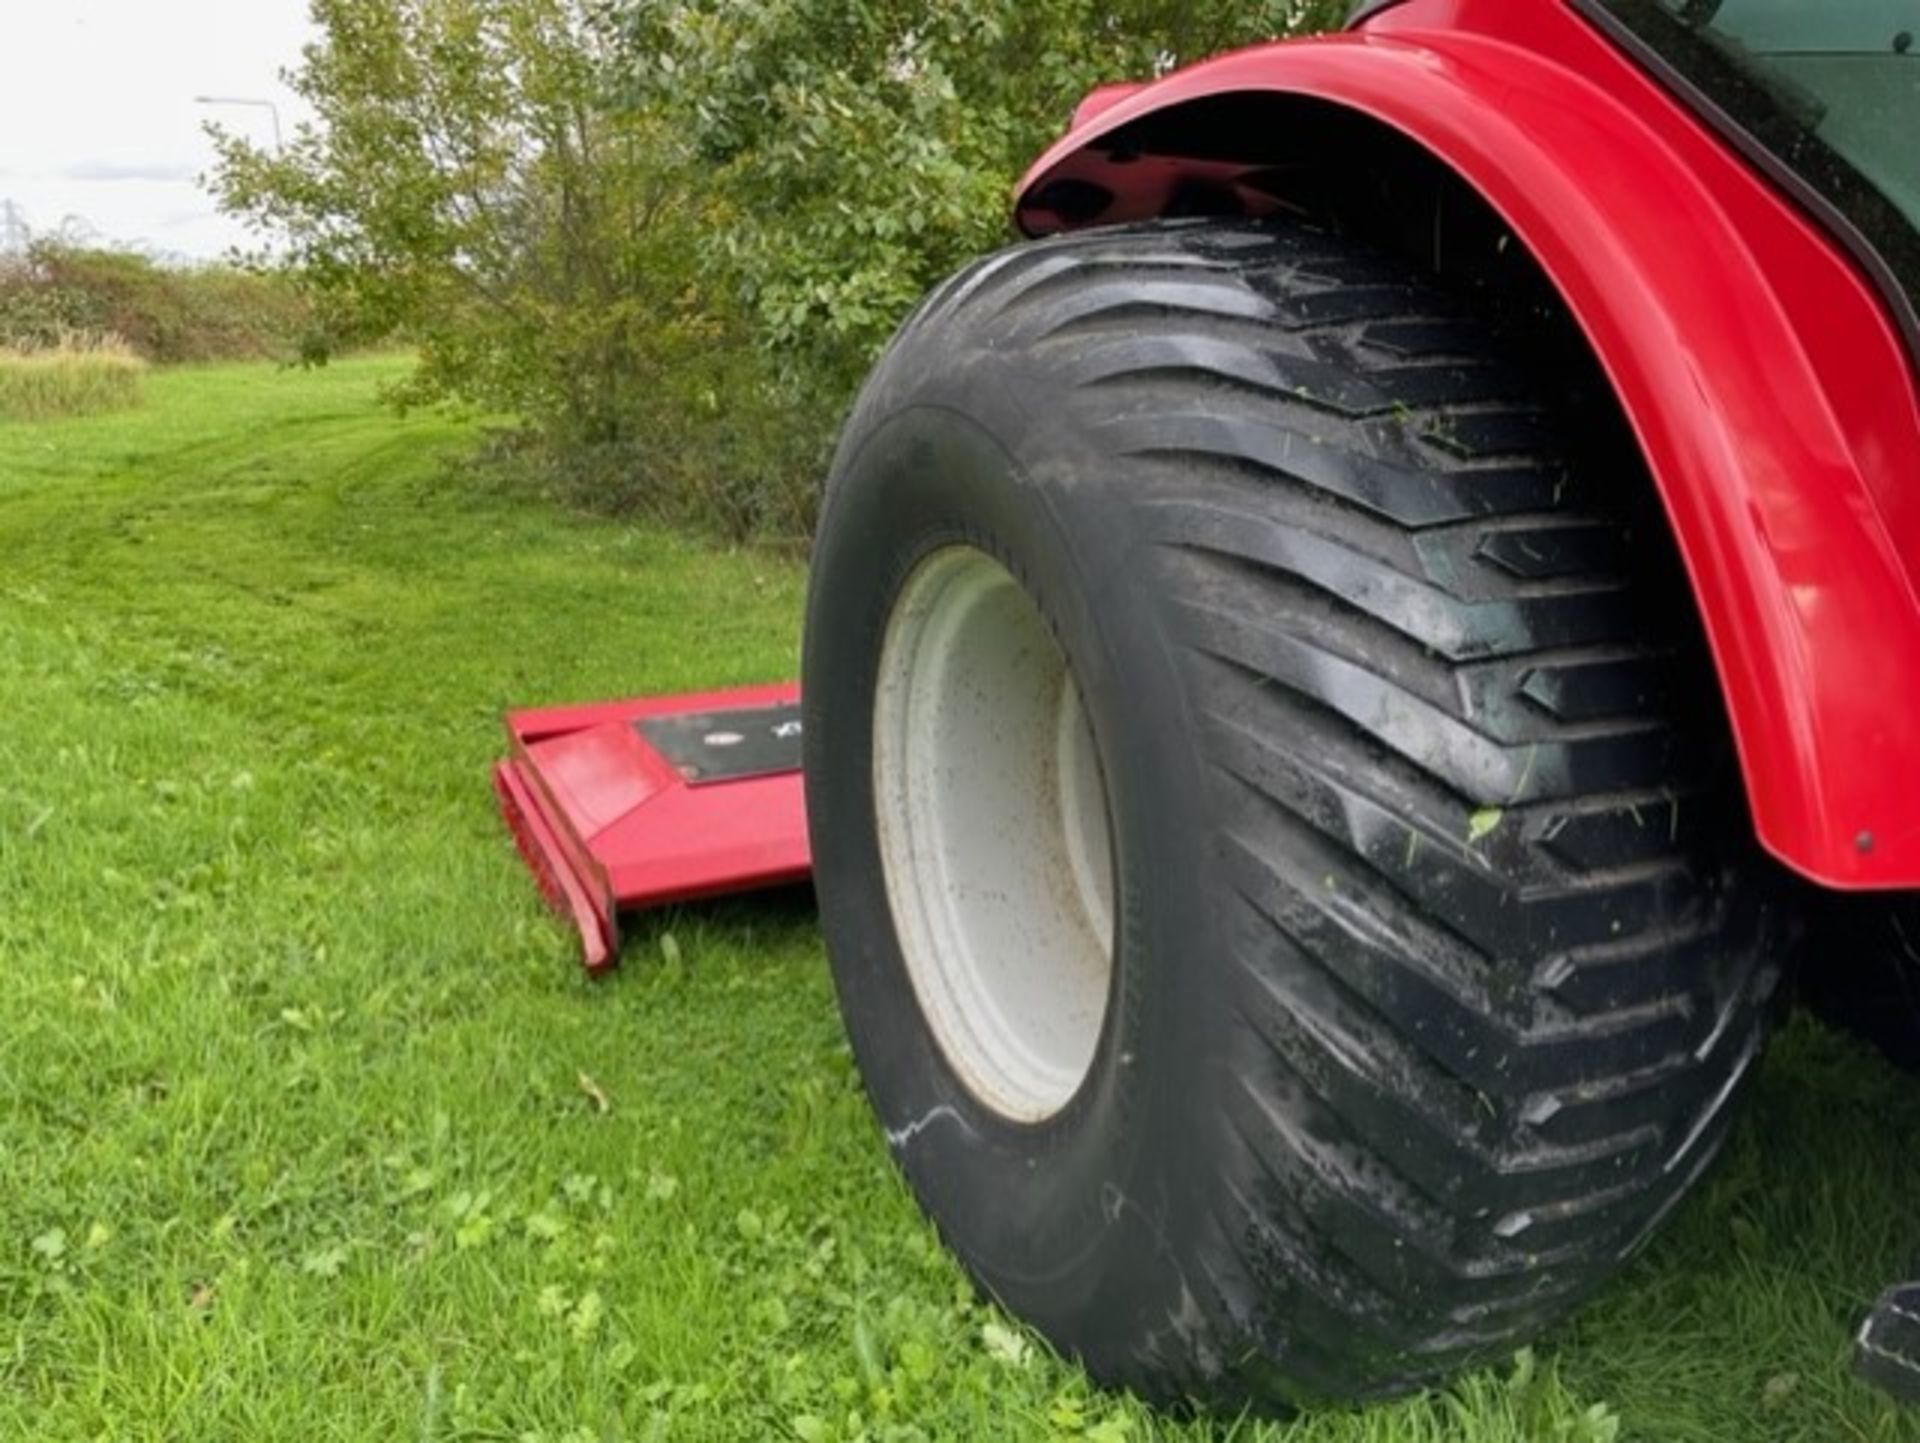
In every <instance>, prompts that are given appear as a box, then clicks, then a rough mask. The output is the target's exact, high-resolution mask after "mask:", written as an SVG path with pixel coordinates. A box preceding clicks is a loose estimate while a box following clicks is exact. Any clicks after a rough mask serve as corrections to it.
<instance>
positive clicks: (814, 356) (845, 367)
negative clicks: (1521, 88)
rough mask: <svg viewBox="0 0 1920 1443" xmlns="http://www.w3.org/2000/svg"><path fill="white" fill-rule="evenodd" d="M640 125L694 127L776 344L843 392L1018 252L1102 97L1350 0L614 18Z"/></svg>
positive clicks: (793, 1) (651, 11) (664, 2)
mask: <svg viewBox="0 0 1920 1443" xmlns="http://www.w3.org/2000/svg"><path fill="white" fill-rule="evenodd" d="M616 6H617V8H616V10H615V11H614V14H615V16H616V17H617V19H616V22H615V23H616V26H617V30H618V34H619V36H620V41H621V46H622V50H623V52H624V54H623V62H622V63H623V67H624V70H625V78H626V88H625V92H624V94H625V98H626V101H627V104H628V105H629V107H630V108H632V109H634V110H637V111H641V112H646V113H666V114H674V115H676V116H678V117H679V124H680V126H681V127H682V128H683V129H684V131H685V133H686V134H687V135H688V136H689V137H690V138H691V140H692V141H693V143H694V144H695V145H696V146H697V147H698V149H699V152H700V154H701V155H702V156H703V157H704V158H705V159H706V160H707V161H708V162H709V163H711V164H712V165H713V166H714V168H715V184H716V186H717V187H718V188H719V189H720V190H721V192H722V193H723V194H724V195H725V196H726V198H727V201H728V209H729V212H730V214H731V215H732V216H734V217H735V221H736V223H735V224H734V225H733V226H732V227H731V228H730V229H729V230H728V231H727V233H726V235H725V237H724V241H725V249H726V254H727V255H728V257H729V258H730V260H731V261H732V263H733V265H734V268H735V272H736V277H737V280H738V282H739V286H740V290H741V292H742V294H743V296H744V297H745V298H746V300H747V301H748V303H749V304H750V305H751V306H752V308H753V309H754V311H755V314H756V316H757V318H758V321H759V325H760V328H761V331H762V333H763V335H765V336H766V338H767V339H768V341H769V342H770V344H771V345H773V346H774V347H775V348H776V349H777V350H778V352H779V353H780V354H781V355H783V356H785V357H786V358H788V360H789V362H790V363H791V364H792V366H793V368H794V369H795V370H797V371H799V372H801V373H803V374H805V375H807V376H810V377H813V378H815V379H816V380H821V381H824V383H825V384H827V385H828V386H829V387H830V388H832V389H835V390H837V391H844V390H845V389H846V388H847V387H849V386H850V385H851V384H852V383H853V381H854V380H855V379H856V378H857V376H858V375H859V373H861V372H862V371H864V369H865V367H866V365H867V364H868V362H869V361H870V360H871V359H872V356H873V355H874V353H875V352H876V351H877V350H878V348H879V346H880V345H881V344H882V343H883V342H884V340H885V339H886V337H887V335H888V334H889V333H890V332H891V331H892V329H893V327H894V326H895V325H896V324H897V323H898V321H899V320H900V318H901V317H902V316H903V315H904V314H905V312H906V310H907V309H908V308H909V307H910V306H911V305H912V303H913V301H914V300H915V299H916V298H917V297H918V296H919V295H920V294H922V293H923V292H924V291H925V290H926V289H927V288H928V287H929V286H931V285H932V284H933V283H934V282H935V281H937V280H938V279H939V278H940V277H941V276H943V275H945V274H947V273H948V272H950V271H951V270H953V269H955V268H956V267H957V266H959V265H961V264H962V263H964V262H965V261H966V260H967V259H968V258H970V257H972V256H975V255H978V254H979V253H980V252H981V251H983V250H986V249H990V248H991V247H993V246H994V245H997V244H1000V243H1002V242H1003V241H1004V240H1005V239H1006V237H1007V231H1006V214H1007V197H1008V193H1009V189H1010V187H1011V186H1012V184H1013V182H1014V181H1015V180H1016V179H1017V177H1018V176H1019V174H1020V172H1021V171H1022V169H1023V168H1024V167H1025V166H1026V164H1027V163H1028V162H1029V161H1030V160H1031V159H1032V158H1033V156H1034V155H1035V154H1037V153H1038V151H1039V150H1040V149H1041V148H1042V147H1043V146H1044V145H1045V144H1046V142H1048V141H1049V140H1051V139H1053V138H1054V137H1055V136H1056V135H1058V133H1059V132H1060V130H1061V128H1062V127H1063V125H1064V124H1065V122H1066V119H1067V117H1068V115H1069V114H1070V113H1071V111H1072V109H1073V106H1074V104H1075V103H1076V102H1077V101H1078V100H1079V98H1080V97H1081V96H1082V95H1083V94H1085V92H1086V91H1087V90H1088V89H1090V88H1091V87H1092V86H1094V85H1096V84H1100V83H1103V82H1106V81H1111V80H1115V79H1123V78H1128V77H1146V76H1151V75H1154V74H1156V73H1159V72H1162V71H1164V70H1166V69H1168V68H1171V67H1172V66H1173V65H1175V64H1177V63H1180V62H1183V61H1186V60H1191V59H1196V58H1199V57H1202V56H1205V55H1208V54H1212V53H1214V52H1216V51H1218V50H1221V49H1225V48H1227V47H1229V46H1233V45H1239V44H1247V43H1251V42H1253V41H1256V40H1261V39H1266V38H1270V37H1273V36H1277V35H1282V34H1289V33H1295V32H1298V31H1301V30H1305V29H1313V28H1323V27H1324V26H1326V25H1328V24H1331V23H1333V22H1334V21H1335V20H1336V19H1337V18H1338V17H1337V14H1336V12H1338V11H1342V10H1344V8H1345V0H1264V3H1212V4H1204V3H1203V4H1196V3H1192V0H860V3H852V0H764V3H757V4H752V5H743V4H738V3H735V0H616Z"/></svg>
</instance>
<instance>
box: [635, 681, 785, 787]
mask: <svg viewBox="0 0 1920 1443" xmlns="http://www.w3.org/2000/svg"><path fill="white" fill-rule="evenodd" d="M633 729H634V730H635V731H637V732H639V733H640V739H641V740H642V741H644V742H645V743H646V744H647V745H648V746H650V747H652V748H653V749H654V751H656V752H658V753H659V754H660V755H661V756H662V757H664V758H665V759H666V761H667V765H669V766H671V767H672V768H673V769H674V770H675V771H677V772H679V773H680V775H681V776H683V777H685V778H686V779H687V782H688V783H689V784H690V785H692V786H705V785H706V784H708V783H709V782H739V781H745V780H746V779H747V778H749V777H771V776H777V775H779V774H780V773H781V772H797V771H799V770H800V707H799V704H798V703H797V702H796V703H789V704H788V705H785V706H756V707H742V708H738V709H736V710H732V711H703V712H690V713H687V714H686V715H683V716H660V717H648V718H646V719H645V720H642V721H637V722H635V723H634V724H633Z"/></svg>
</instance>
